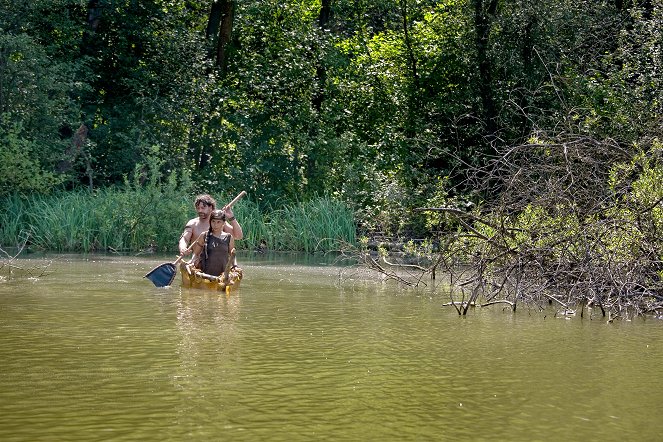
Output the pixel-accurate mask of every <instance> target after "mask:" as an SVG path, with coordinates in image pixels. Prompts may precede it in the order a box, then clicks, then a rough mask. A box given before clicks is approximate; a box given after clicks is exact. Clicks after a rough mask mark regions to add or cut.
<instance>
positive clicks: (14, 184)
mask: <svg viewBox="0 0 663 442" xmlns="http://www.w3.org/2000/svg"><path fill="white" fill-rule="evenodd" d="M6 118H7V115H5V116H3V118H2V119H3V120H4V119H6ZM3 123H4V122H3ZM3 123H0V145H2V146H3V147H2V149H0V196H2V195H7V194H12V193H15V192H18V193H31V192H41V193H46V192H48V191H50V189H51V188H52V187H53V186H55V185H57V184H59V183H61V182H62V177H58V176H56V175H55V174H53V173H51V172H47V171H45V170H43V168H42V167H41V164H40V162H39V156H38V155H37V152H38V151H39V149H38V147H37V145H36V143H35V142H34V141H31V140H30V139H29V138H28V137H26V136H25V135H24V133H23V132H24V131H23V130H21V127H20V126H19V125H18V123H15V124H14V125H11V124H9V123H6V124H3Z"/></svg>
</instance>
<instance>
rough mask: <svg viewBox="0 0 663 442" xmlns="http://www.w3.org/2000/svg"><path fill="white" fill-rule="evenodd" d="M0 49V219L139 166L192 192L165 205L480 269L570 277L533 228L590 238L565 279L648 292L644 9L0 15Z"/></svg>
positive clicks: (217, 4)
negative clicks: (445, 246) (473, 262)
mask: <svg viewBox="0 0 663 442" xmlns="http://www.w3.org/2000/svg"><path fill="white" fill-rule="evenodd" d="M0 31H1V32H0V148H1V150H0V196H3V197H5V198H6V205H11V201H19V200H20V201H24V202H23V203H21V204H25V201H26V200H25V198H23V199H21V197H22V196H23V197H24V196H25V195H34V194H42V195H48V194H51V195H53V192H56V193H60V194H61V192H70V191H75V192H80V191H81V190H80V189H81V188H86V189H88V191H92V192H93V193H94V192H98V193H99V194H103V192H132V191H136V187H132V188H126V187H125V184H124V183H125V182H132V183H138V184H137V186H138V187H137V189H141V186H143V184H144V183H145V182H146V181H149V179H150V178H149V177H148V175H150V174H151V173H152V172H149V168H150V165H153V164H158V165H159V170H158V174H157V175H158V176H159V179H160V180H162V181H163V182H167V181H168V180H169V179H171V178H170V176H171V175H173V174H176V176H183V175H182V174H187V176H191V177H192V179H191V185H190V186H189V187H188V188H182V189H180V192H181V194H182V195H184V197H185V198H190V197H191V195H192V194H194V193H196V192H200V191H206V192H210V193H213V194H217V195H231V194H235V193H237V192H238V191H239V190H247V191H248V193H249V195H250V196H251V199H252V203H254V204H255V208H256V210H258V211H260V212H262V213H269V212H272V211H275V210H279V209H280V208H283V207H284V206H288V207H300V204H305V203H306V202H307V201H334V202H339V203H341V204H343V205H345V206H347V207H348V208H349V209H350V210H351V212H352V214H353V216H354V217H355V220H356V223H357V227H358V230H359V232H360V233H361V234H364V233H372V234H376V233H383V234H385V235H387V236H401V235H402V236H406V237H410V238H423V237H431V235H433V237H434V235H436V234H439V233H443V234H445V233H448V232H451V231H456V229H461V230H462V231H464V232H470V233H471V234H472V235H474V236H475V238H470V239H472V240H469V241H468V240H467V237H461V239H462V240H460V242H455V243H454V244H455V245H456V246H458V245H459V244H460V245H463V247H465V246H466V245H468V244H470V245H471V246H472V247H475V248H474V249H471V250H465V251H464V252H463V253H464V254H465V256H468V257H471V256H473V257H477V256H481V259H480V260H479V261H478V262H479V263H480V264H477V265H479V267H481V270H485V269H487V268H490V266H488V265H487V264H488V263H490V264H496V265H497V263H498V262H499V265H497V267H499V268H506V269H512V268H518V266H516V267H512V262H511V261H509V263H506V265H504V264H505V263H504V262H500V259H498V257H504V256H511V257H513V256H517V257H519V258H518V259H520V260H522V259H524V257H525V256H528V257H531V256H532V255H529V254H528V253H529V252H531V251H532V250H537V253H535V254H534V255H535V256H534V258H533V259H534V260H535V261H536V262H538V263H540V266H544V267H546V266H547V265H548V264H546V262H547V261H549V260H550V259H552V258H554V259H552V261H554V262H557V263H558V264H559V262H564V264H563V266H562V267H564V266H571V267H574V266H577V265H578V263H580V262H584V261H582V260H581V259H580V258H578V257H579V256H580V255H581V254H579V253H578V254H577V256H576V251H577V250H579V249H578V248H577V247H575V246H568V247H566V248H564V250H566V251H569V250H572V251H573V253H571V255H573V256H576V258H569V256H570V255H569V256H566V255H565V254H564V253H561V252H560V249H559V248H556V247H555V246H553V245H552V243H546V242H545V241H543V242H541V241H539V242H537V241H538V239H539V236H538V235H536V234H534V231H535V230H538V229H543V227H546V228H548V229H551V230H547V231H549V232H551V235H552V236H553V237H554V236H555V235H556V233H553V232H562V233H563V235H562V236H565V237H568V236H569V235H570V236H573V237H574V238H575V240H574V241H572V242H571V243H573V244H577V243H578V242H577V240H578V236H577V235H575V233H577V232H579V231H581V230H582V231H584V232H588V231H591V232H592V235H595V236H592V239H593V240H596V239H600V244H601V247H600V249H601V253H598V248H597V249H594V250H585V253H588V254H589V255H590V256H591V257H592V258H587V259H586V260H585V261H587V262H592V263H593V265H598V266H604V264H605V262H606V260H607V262H609V263H610V265H615V266H616V267H619V268H622V267H621V263H622V262H623V261H624V260H626V261H627V262H629V263H630V264H631V265H634V264H635V263H637V264H638V266H640V265H644V267H645V268H646V269H648V270H647V271H646V272H644V273H643V274H639V276H638V277H637V278H636V279H637V283H633V284H635V285H637V286H638V287H640V286H644V287H646V288H644V289H638V290H640V292H644V293H650V289H651V287H659V286H657V285H656V284H659V283H658V282H657V281H658V280H657V278H659V279H660V277H661V271H662V270H661V257H662V255H663V253H662V251H661V243H660V239H659V238H660V237H661V235H660V228H661V217H662V216H663V215H662V214H661V211H662V209H661V198H663V195H662V192H663V191H662V190H661V188H662V187H663V186H661V181H660V178H661V176H662V173H661V170H662V168H663V160H662V158H661V148H660V142H659V141H658V139H659V138H660V136H661V128H662V127H663V126H662V125H661V122H662V121H661V117H662V111H663V96H662V94H661V91H662V90H663V87H662V86H663V56H662V55H661V54H663V48H662V46H663V4H662V3H661V2H660V1H659V0H610V1H608V0H574V1H570V0H513V1H507V0H444V1H431V0H374V1H370V2H369V1H354V0H353V1H349V0H303V1H290V0H281V1H274V0H255V1H252V2H234V1H231V0H218V1H212V0H205V1H203V0H190V1H186V2H175V1H172V0H152V1H143V2H138V1H135V0H91V1H89V2H84V1H82V0H35V1H32V2H14V1H7V0H0ZM578 140H582V141H578ZM597 146H599V147H598V148H597ZM594 153H598V154H599V156H600V158H598V159H595V160H596V161H594V160H593V159H592V158H593V157H592V156H593V155H594ZM572 155H575V156H574V157H573V158H571V156H572ZM587 161H589V162H590V163H591V164H592V165H593V166H590V165H589V163H588V162H587ZM136 164H138V165H142V166H139V167H138V168H136V167H135V166H136ZM542 165H545V166H546V167H545V168H544V167H543V166H542ZM557 173H559V174H561V175H559V176H558V175H556V174H557ZM175 181H177V178H175V179H174V180H173V182H175ZM516 184H517V185H516ZM546 186H550V188H551V189H553V190H554V191H553V192H551V193H549V194H546V192H545V191H544V190H545V188H546ZM131 189H134V190H131ZM529 189H531V190H532V192H531V193H528V190H529ZM138 193H140V191H138ZM145 193H146V194H149V191H148V190H145ZM74 195H80V193H75V194H74ZM543 196H547V197H548V198H547V199H545V200H544V199H543V198H542V197H543ZM32 198H37V197H34V196H33V197H32ZM137 198H138V197H137ZM109 199H111V198H109ZM27 201H29V204H33V203H35V202H36V201H38V200H36V199H32V200H27ZM323 204H324V203H323ZM334 204H335V203H334ZM422 207H424V208H433V209H435V208H437V209H440V208H452V209H453V210H447V211H439V210H438V211H436V210H415V209H417V208H422ZM169 210H170V209H169ZM468 210H471V213H470V214H471V216H469V217H468V216H464V215H462V213H464V212H465V213H468V212H467V211H468ZM176 212H177V210H176ZM178 213H179V215H178V217H177V218H176V219H175V218H174V219H173V220H172V222H173V223H174V224H177V223H179V222H181V220H182V219H184V218H186V216H185V215H184V214H183V213H181V212H178ZM189 213H190V212H189ZM10 218H11V217H10ZM606 220H607V221H606ZM611 220H612V221H615V222H612V223H611V222H610V221H611ZM634 220H635V221H634ZM631 221H633V222H634V223H635V224H633V223H631ZM169 222H171V221H169ZM477 223H478V224H477ZM629 223H630V224H629ZM627 224H628V225H636V226H637V228H636V230H637V231H636V230H633V228H631V227H628V228H627V227H625V226H626V225H627ZM609 225H610V226H617V225H619V226H623V227H619V228H615V229H607V228H606V227H605V226H609ZM481 226H483V227H481ZM486 226H492V227H490V228H488V227H486ZM551 226H554V228H552V227H551ZM587 226H591V227H592V228H589V230H587V229H588V227H587ZM495 227H497V228H495ZM3 228H6V227H5V226H3ZM483 228H487V229H488V230H485V231H484V230H482V229H483ZM467 229H470V230H467ZM518 229H520V230H522V231H527V232H529V233H532V234H534V238H530V242H523V238H524V237H525V235H520V236H518V235H515V234H514V233H513V232H516V231H518ZM583 229H584V230H583ZM544 230H545V229H544ZM505 232H507V233H508V234H507V233H505ZM620 232H621V233H624V232H628V235H626V237H628V238H629V240H628V241H627V240H625V239H624V238H625V237H624V236H623V235H622V236H620V235H621V233H620ZM496 235H498V236H497V237H496ZM514 235H515V236H514ZM544 237H546V235H544ZM633 238H637V240H635V239H633ZM482 239H483V241H484V243H482V244H479V245H477V242H476V241H475V240H482ZM645 240H646V241H645ZM434 241H435V240H433V242H434ZM532 241H534V242H532ZM546 241H547V240H546ZM571 243H568V242H567V243H566V244H571ZM127 244H128V245H129V247H132V248H139V247H146V246H147V244H139V243H133V242H131V241H129V242H127ZM542 244H548V245H549V246H550V247H548V248H547V249H546V250H545V253H543V255H541V254H540V253H539V252H543V251H542V250H541V249H540V247H541V246H542ZM505 247H506V248H505ZM537 247H539V248H538V249H537ZM645 249H646V250H645ZM525 250H527V253H525V254H524V255H523V254H521V253H519V252H524V251H525ZM643 250H645V251H643ZM505 251H509V252H508V253H506V252H505ZM605 251H610V254H609V258H605V259H604V258H603V257H605V256H606V255H605V254H604V252H605ZM613 252H614V253H613ZM486 256H488V257H489V260H488V261H484V259H485V258H486ZM542 256H546V257H548V258H546V259H542ZM493 258H495V259H493ZM528 259H529V258H528ZM583 259H585V258H583ZM643 259H644V260H645V261H644V262H643V261H642V260H643ZM629 260H630V261H629ZM617 261H619V263H617ZM516 262H519V261H518V260H516ZM482 266H483V267H482ZM608 267H609V266H608ZM627 267H628V266H627ZM495 268H496V267H495ZM546 268H547V267H546ZM539 269H540V268H539ZM510 272H511V270H507V271H506V273H505V274H507V275H510V274H511V273H510ZM480 273H482V272H480ZM544 273H545V272H544ZM627 273H628V272H627ZM482 274H484V273H482ZM572 274H575V273H573V272H571V271H569V272H568V273H565V275H566V276H568V275H572ZM578 274H583V272H579V273H578ZM601 274H602V275H603V277H602V278H603V279H602V280H605V281H609V280H610V279H611V278H612V276H611V275H614V272H607V273H606V272H603V273H601ZM629 274H630V273H629ZM606 275H607V276H606ZM503 276H504V275H503ZM572 279H573V278H572ZM613 279H614V278H613ZM574 281H575V280H574ZM567 282H568V281H567ZM606 284H607V283H606ZM629 284H631V283H630V282H629ZM565 287H566V289H565V290H571V289H570V288H569V287H576V286H575V285H573V284H571V285H568V284H567V285H566V286H565ZM629 287H630V285H629ZM550 288H551V286H546V290H548V289H550ZM571 291H572V290H571ZM662 296H663V295H662Z"/></svg>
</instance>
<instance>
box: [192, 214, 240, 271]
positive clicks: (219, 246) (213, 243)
mask: <svg viewBox="0 0 663 442" xmlns="http://www.w3.org/2000/svg"><path fill="white" fill-rule="evenodd" d="M225 225H226V214H225V212H224V211H223V210H214V211H213V212H212V213H211V214H210V223H209V230H208V231H207V232H203V233H201V234H200V236H198V238H197V239H196V241H195V243H194V244H193V257H192V258H191V261H190V262H191V263H193V265H194V266H195V267H196V268H197V269H200V270H201V271H202V272H203V273H207V274H208V275H212V276H221V274H222V273H224V272H225V270H226V266H227V265H228V261H229V259H230V251H231V250H233V249H234V248H235V240H234V238H233V237H232V235H231V234H230V233H226V232H224V231H223V227H224V226H225Z"/></svg>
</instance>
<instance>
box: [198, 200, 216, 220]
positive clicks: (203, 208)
mask: <svg viewBox="0 0 663 442" xmlns="http://www.w3.org/2000/svg"><path fill="white" fill-rule="evenodd" d="M212 210H214V208H213V207H212V206H208V205H207V204H205V203H198V204H196V212H198V218H200V219H207V218H209V214H210V213H212Z"/></svg>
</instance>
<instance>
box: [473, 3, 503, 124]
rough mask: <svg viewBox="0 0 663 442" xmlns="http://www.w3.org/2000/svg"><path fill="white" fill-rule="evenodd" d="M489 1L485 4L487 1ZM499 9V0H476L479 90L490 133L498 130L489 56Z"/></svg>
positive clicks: (475, 27)
mask: <svg viewBox="0 0 663 442" xmlns="http://www.w3.org/2000/svg"><path fill="white" fill-rule="evenodd" d="M486 2H487V3H488V4H487V5H485V3H486ZM496 10H497V0H486V1H484V0H474V29H475V32H476V49H477V61H478V64H479V92H480V94H481V104H482V106H483V109H482V111H481V113H482V120H483V121H484V123H485V124H486V132H487V134H488V135H494V134H495V132H496V131H497V120H496V112H495V100H494V99H493V92H492V83H493V76H492V72H491V71H492V65H491V63H490V59H489V57H488V44H489V39H490V25H491V18H492V17H494V15H495V12H496Z"/></svg>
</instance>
